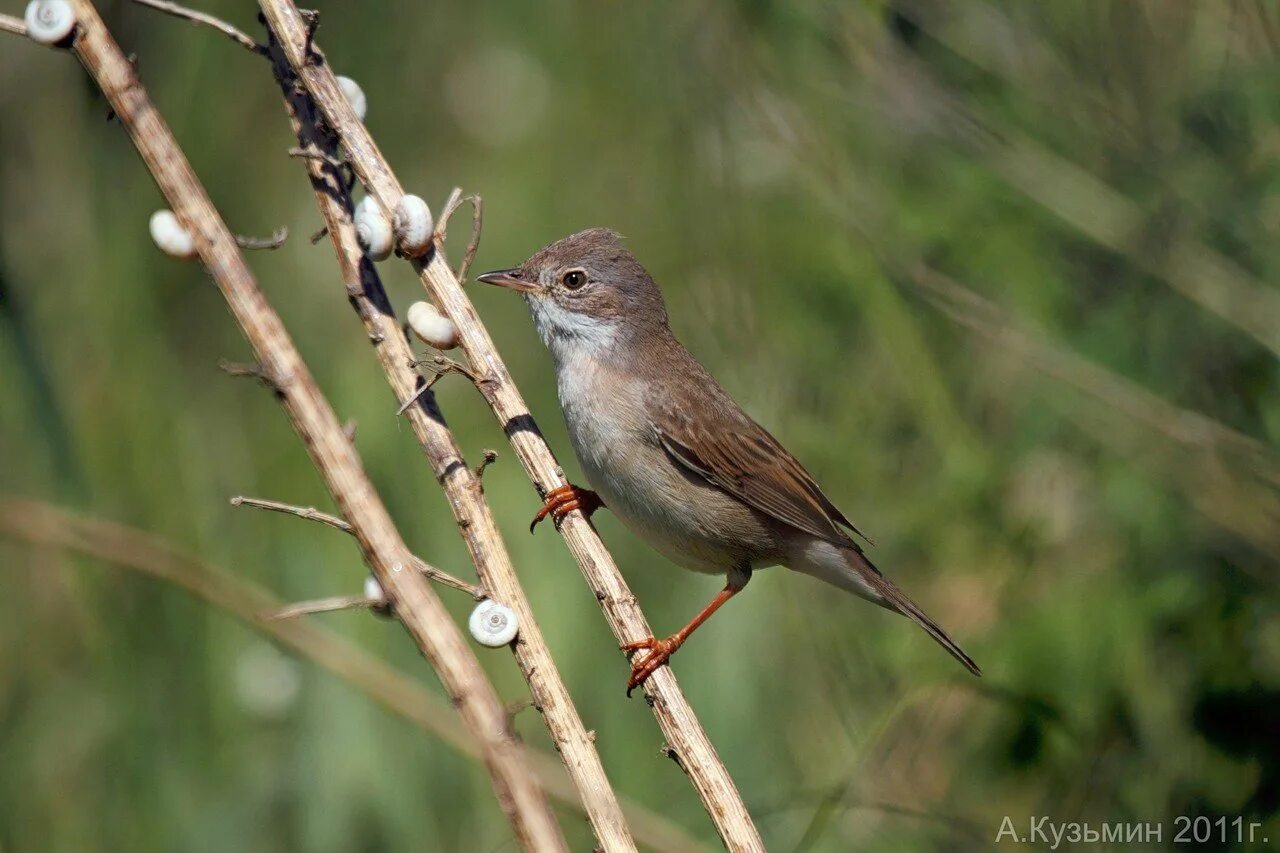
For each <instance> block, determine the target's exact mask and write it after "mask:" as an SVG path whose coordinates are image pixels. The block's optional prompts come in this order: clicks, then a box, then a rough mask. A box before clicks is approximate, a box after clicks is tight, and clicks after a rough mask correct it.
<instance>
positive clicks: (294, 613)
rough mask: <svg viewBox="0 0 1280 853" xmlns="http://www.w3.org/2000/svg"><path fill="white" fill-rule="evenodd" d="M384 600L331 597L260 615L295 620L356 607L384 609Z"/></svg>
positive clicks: (294, 604)
mask: <svg viewBox="0 0 1280 853" xmlns="http://www.w3.org/2000/svg"><path fill="white" fill-rule="evenodd" d="M386 606H387V602H386V601H385V600H381V599H376V598H365V597H364V596H363V595H332V596H329V597H328V598H313V599H310V600H308V601H298V602H295V603H293V604H286V605H284V606H282V607H277V608H276V609H274V610H267V611H265V612H263V613H262V614H261V616H262V618H263V619H271V620H276V619H296V618H297V617H299V616H311V615H313V614H316V613H332V612H334V611H335V610H351V609H353V608H356V607H386Z"/></svg>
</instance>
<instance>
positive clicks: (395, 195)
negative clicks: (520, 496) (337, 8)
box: [259, 0, 764, 850]
mask: <svg viewBox="0 0 1280 853" xmlns="http://www.w3.org/2000/svg"><path fill="white" fill-rule="evenodd" d="M259 5H260V6H261V8H262V11H263V13H264V14H265V17H266V20H267V25H268V27H270V29H271V31H272V33H273V35H274V37H275V38H276V39H278V40H279V42H280V44H281V47H282V49H283V51H284V53H285V55H286V57H287V59H288V62H289V65H290V66H291V67H292V69H293V71H294V73H295V74H297V75H298V79H299V80H300V81H301V82H302V83H303V85H305V86H306V89H307V91H308V92H309V93H310V95H311V97H312V98H313V99H314V101H315V103H316V106H317V107H318V108H319V110H320V112H321V113H322V115H323V120H324V124H325V125H326V126H327V127H329V128H332V129H333V131H334V132H335V133H336V134H337V135H338V137H339V139H340V141H341V143H342V147H343V149H344V150H345V153H346V157H347V159H348V160H349V161H350V162H351V165H352V168H353V169H354V170H355V172H356V174H357V175H358V176H359V178H360V180H361V181H362V182H363V183H364V185H365V187H366V188H367V189H368V190H369V192H370V193H371V194H373V195H374V196H375V197H376V198H377V199H378V201H379V203H380V204H381V205H382V206H383V207H384V208H385V209H387V210H392V209H394V208H395V205H396V203H397V202H398V201H399V200H400V197H401V196H402V195H403V194H404V189H403V188H402V187H401V185H400V182H399V181H398V180H397V179H396V177H395V175H394V174H393V173H392V171H391V169H390V167H389V166H388V165H387V162H386V160H385V159H384V158H383V156H382V154H381V152H380V151H379V150H378V146H377V143H375V142H374V141H373V138H372V137H371V136H370V135H369V132H368V131H367V130H366V129H365V127H364V125H363V124H362V123H361V122H360V120H359V119H358V118H356V115H355V113H354V112H353V111H352V109H351V106H350V104H348V103H347V100H346V98H345V97H344V96H343V94H342V92H341V90H340V89H339V87H338V83H337V80H336V79H335V77H334V75H333V72H332V70H331V69H330V68H329V66H328V64H327V63H324V62H320V61H312V54H313V53H314V55H315V56H316V57H317V58H318V57H319V56H320V53H319V50H318V49H317V48H316V47H315V46H314V44H312V43H311V41H312V40H311V38H310V37H309V36H308V33H307V25H306V22H305V21H304V19H303V17H302V16H301V15H300V14H299V12H298V9H297V7H296V6H295V5H294V4H293V3H292V2H291V0H259ZM331 230H332V228H331ZM414 266H415V268H416V269H417V270H418V272H419V274H420V276H421V278H422V282H423V284H424V286H425V287H426V288H427V291H428V292H429V293H430V295H431V296H432V297H433V299H434V301H435V303H436V304H437V305H438V306H439V307H440V309H441V310H442V311H443V312H444V314H445V315H446V316H447V317H449V319H451V320H452V321H453V322H454V324H455V325H456V326H457V328H458V331H459V335H460V337H461V346H462V349H463V351H464V352H465V353H466V355H467V358H468V361H470V362H471V364H473V365H475V366H477V368H478V369H482V370H483V371H484V373H485V376H486V379H487V380H488V381H486V382H484V383H482V384H480V385H479V386H478V387H479V388H480V391H481V393H482V394H483V395H484V397H485V399H486V401H487V402H488V403H489V405H490V407H491V408H492V409H493V411H494V414H495V415H496V416H497V418H498V421H499V423H501V424H502V426H503V429H504V430H505V432H506V434H507V437H508V439H509V440H510V441H511V444H512V447H513V448H514V449H515V452H516V456H517V457H518V458H519V459H520V462H521V464H522V465H523V466H524V468H525V471H526V472H527V473H528V474H529V477H530V478H531V479H532V480H533V483H534V486H535V488H536V489H537V491H538V492H539V494H546V493H547V492H549V491H550V490H551V489H553V488H556V487H558V486H562V485H565V480H564V475H563V473H562V472H561V471H560V468H559V466H558V465H557V463H556V459H555V456H554V454H552V452H551V449H550V448H549V447H548V446H547V443H546V441H545V440H544V439H543V438H542V435H541V434H540V433H539V432H538V428H537V426H536V424H535V423H534V420H533V417H532V416H531V415H530V413H529V409H528V406H526V405H525V403H524V400H523V398H522V397H521V395H520V392H519V391H518V390H517V389H516V387H515V384H514V383H513V382H512V380H511V375H510V373H509V372H508V371H507V368H506V365H505V364H504V363H503V361H502V358H501V357H500V356H499V355H498V352H497V349H496V348H495V347H494V345H493V341H492V339H491V338H490V337H489V333H488V331H487V330H486V329H485V327H484V325H483V324H482V323H481V322H480V318H479V316H478V315H477V314H476V311H475V308H474V307H473V306H472V304H471V301H470V300H469V299H468V298H467V295H466V293H465V292H464V291H463V289H462V287H461V285H460V284H459V283H458V280H457V278H456V277H455V276H454V273H453V271H452V270H451V269H450V268H449V266H448V264H447V262H446V261H445V260H444V258H443V253H442V252H439V251H436V252H432V253H430V254H429V255H428V256H427V258H426V259H425V260H424V261H415V262H414ZM398 393H400V394H401V399H403V397H404V394H405V393H406V392H405V391H404V390H403V389H398ZM457 470H459V471H465V470H466V468H465V466H458V468H457ZM560 530H561V532H562V534H563V535H564V537H565V540H566V542H567V543H568V545H569V549H570V551H571V552H572V553H573V555H574V557H575V558H576V559H577V561H578V564H579V566H580V567H581V569H582V572H583V575H584V577H585V578H586V580H587V582H588V584H589V585H590V587H591V589H592V591H593V592H594V593H595V596H596V599H597V600H598V601H599V602H600V606H601V608H602V609H603V611H604V614H605V618H606V619H607V620H608V622H609V625H610V627H611V628H612V630H613V632H614V634H615V636H616V637H617V638H618V639H619V640H620V641H621V642H631V641H634V640H641V639H645V638H648V637H651V636H653V632H652V630H651V629H650V628H649V624H648V622H647V621H646V620H645V618H644V615H643V613H642V612H641V611H640V608H639V606H638V605H637V603H636V599H635V596H634V595H632V594H631V590H630V589H629V588H628V586H627V584H626V581H625V580H624V579H623V577H622V574H621V572H619V571H618V568H617V566H616V565H615V564H614V562H613V558H612V557H611V556H610V555H609V552H608V551H607V550H606V549H605V547H604V545H603V543H602V542H601V541H600V538H599V537H598V536H597V535H596V533H595V530H594V528H592V527H591V525H590V523H588V522H587V520H586V519H585V518H583V517H582V515H581V514H580V513H578V512H573V513H570V514H569V515H568V516H567V517H566V518H565V520H564V523H563V524H562V525H561V527H560ZM495 533H496V531H495ZM487 583H488V581H487V580H486V584H487ZM494 591H495V594H500V593H499V592H498V590H497V589H496V587H495V590H494ZM644 689H645V693H646V695H647V697H648V699H649V703H650V705H651V707H652V709H653V713H654V716H655V717H656V718H657V720H658V723H659V725H660V726H661V727H662V731H663V734H664V735H665V736H666V738H667V740H668V742H669V745H670V748H671V749H672V750H673V752H674V753H675V754H676V755H677V756H678V757H679V759H680V765H681V766H682V767H683V768H684V769H685V771H686V772H687V773H688V774H689V778H690V779H691V780H692V782H693V784H694V787H695V788H696V789H697V791H698V795H699V796H700V797H701V799H702V802H703V805H704V806H705V807H706V809H707V812H708V814H709V815H710V816H711V819H712V821H713V822H714V824H715V826H716V830H717V831H718V832H719V833H720V836H721V838H722V839H723V841H724V843H725V845H726V846H727V847H729V848H730V849H733V850H763V849H764V845H763V843H762V841H761V840H760V835H759V833H758V832H757V831H756V828H755V825H754V824H753V823H752V821H751V816H750V814H748V812H747V809H746V806H745V804H744V803H743V801H742V796H741V794H740V793H739V792H738V789H737V786H736V785H735V784H734V782H733V779H732V778H731V777H730V776H729V773H728V771H727V770H726V769H725V767H724V765H723V763H721V761H720V759H719V757H718V756H717V755H716V752H715V748H714V747H713V746H712V745H711V741H710V740H709V739H708V738H707V736H706V733H705V732H704V731H703V729H702V726H701V725H700V724H699V722H698V720H697V717H696V716H695V714H694V713H693V709H692V707H690V705H689V702H688V700H687V699H686V698H685V697H684V694H683V693H682V692H681V691H680V688H679V685H678V684H677V682H676V679H675V676H674V675H673V674H672V672H671V669H670V667H666V666H664V667H662V668H660V669H659V670H658V671H657V672H656V673H655V674H654V676H653V677H652V678H650V679H649V681H648V682H647V683H646V685H645V688H644Z"/></svg>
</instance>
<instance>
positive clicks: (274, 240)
mask: <svg viewBox="0 0 1280 853" xmlns="http://www.w3.org/2000/svg"><path fill="white" fill-rule="evenodd" d="M134 2H135V3H141V2H142V0H134ZM288 239H289V229H288V228H287V227H285V226H281V227H279V228H277V229H276V230H275V231H274V232H272V234H271V236H270V237H245V236H243V235H241V234H237V235H236V245H237V246H239V247H240V248H241V249H248V250H250V251H256V250H261V249H266V250H269V251H270V250H274V249H279V248H280V247H281V246H283V245H284V241H285V240H288Z"/></svg>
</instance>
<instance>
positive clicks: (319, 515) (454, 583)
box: [231, 495, 488, 601]
mask: <svg viewBox="0 0 1280 853" xmlns="http://www.w3.org/2000/svg"><path fill="white" fill-rule="evenodd" d="M231 505H232V506H248V507H253V508H255V509H266V510H270V511H272V512H282V513H285V514H286V515H296V516H297V517H298V518H305V519H307V520H309V521H318V522H320V523H321V524H327V525H329V526H330V527H333V528H336V529H338V530H341V531H342V532H343V533H350V534H351V535H353V536H354V535H355V531H354V530H352V528H351V525H350V524H348V523H347V522H345V521H343V520H342V519H341V518H338V517H337V516H336V515H330V514H329V513H327V512H320V510H318V509H316V508H315V507H310V506H295V505H294V504H287V503H281V502H280V501H269V500H264V499H262V498H249V497H245V496H244V495H236V496H235V497H234V498H232V499H231ZM409 562H410V564H411V565H412V566H413V568H414V570H415V571H417V572H419V573H420V574H422V575H423V576H424V577H427V578H429V579H431V580H433V581H435V582H436V583H439V584H444V585H445V586H448V587H453V588H454V589H457V590H461V591H462V592H465V593H466V594H467V595H469V596H471V597H472V598H474V599H475V600H476V601H480V600H481V599H484V598H488V595H487V594H486V593H485V591H484V590H483V589H481V588H480V587H478V586H476V585H475V584H472V583H467V582H466V581H464V580H462V579H461V578H456V577H454V576H453V575H451V574H449V573H448V572H446V571H444V570H443V569H437V568H436V567H435V566H433V565H431V564H430V563H428V562H427V561H426V560H424V559H422V558H421V557H419V556H417V555H416V554H410V555H409Z"/></svg>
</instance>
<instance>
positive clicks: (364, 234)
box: [355, 195, 392, 261]
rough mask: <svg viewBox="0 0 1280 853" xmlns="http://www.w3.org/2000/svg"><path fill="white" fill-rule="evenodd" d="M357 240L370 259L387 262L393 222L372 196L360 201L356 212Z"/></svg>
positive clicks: (389, 253)
mask: <svg viewBox="0 0 1280 853" xmlns="http://www.w3.org/2000/svg"><path fill="white" fill-rule="evenodd" d="M355 223H356V238H357V239H358V240H359V241H360V247H361V248H362V249H364V251H365V253H366V254H367V255H368V256H369V257H370V259H372V260H375V261H385V260H386V259H387V258H388V257H390V255H391V245H392V236H391V220H389V219H387V215H386V214H385V213H383V212H382V206H381V205H379V204H378V200H377V199H376V198H374V197H373V196H371V195H367V196H365V197H364V198H362V199H360V203H359V204H357V205H356V212H355Z"/></svg>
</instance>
